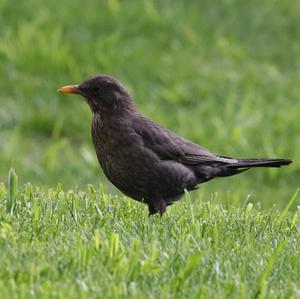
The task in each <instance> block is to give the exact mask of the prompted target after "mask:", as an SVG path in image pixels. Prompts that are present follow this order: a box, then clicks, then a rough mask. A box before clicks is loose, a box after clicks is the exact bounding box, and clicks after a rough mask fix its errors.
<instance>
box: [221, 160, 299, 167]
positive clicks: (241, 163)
mask: <svg viewBox="0 0 300 299" xmlns="http://www.w3.org/2000/svg"><path fill="white" fill-rule="evenodd" d="M292 162H293V161H292V160H288V159H264V158H261V159H241V160H237V162H236V163H229V164H228V165H227V167H229V168H233V169H236V168H251V167H280V166H283V165H289V164H291V163H292Z"/></svg>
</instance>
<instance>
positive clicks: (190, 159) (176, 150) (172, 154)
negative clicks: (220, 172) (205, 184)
mask: <svg viewBox="0 0 300 299" xmlns="http://www.w3.org/2000/svg"><path fill="white" fill-rule="evenodd" d="M132 127H133V129H134V131H135V132H136V134H138V135H139V136H140V137H141V138H142V141H143V144H144V146H145V147H146V148H148V149H149V150H151V151H153V152H154V153H155V154H156V155H157V156H159V158H160V159H162V160H175V161H178V162H180V163H182V164H191V165H195V164H200V163H209V162H212V163H213V162H217V163H221V164H223V163H224V164H228V163H234V162H235V161H237V160H235V159H232V158H227V157H221V156H216V155H214V154H212V153H211V152H209V151H208V150H207V149H205V148H203V147H200V146H199V145H197V144H194V143H192V142H191V141H188V140H186V139H184V138H182V137H179V136H177V135H176V134H175V133H173V132H172V131H170V130H168V129H165V128H163V127H161V126H159V125H158V124H156V123H155V122H153V121H151V120H150V119H148V118H146V117H138V118H135V119H133V121H132Z"/></svg>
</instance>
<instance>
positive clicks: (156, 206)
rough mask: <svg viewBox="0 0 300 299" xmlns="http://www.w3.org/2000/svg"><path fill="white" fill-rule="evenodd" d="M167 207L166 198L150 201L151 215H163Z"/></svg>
mask: <svg viewBox="0 0 300 299" xmlns="http://www.w3.org/2000/svg"><path fill="white" fill-rule="evenodd" d="M166 207H167V205H166V203H165V201H164V200H160V201H154V202H151V203H149V217H150V216H151V215H154V214H157V213H159V214H160V216H162V215H163V214H164V213H165V211H166Z"/></svg>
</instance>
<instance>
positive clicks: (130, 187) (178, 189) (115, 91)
mask: <svg viewBox="0 0 300 299" xmlns="http://www.w3.org/2000/svg"><path fill="white" fill-rule="evenodd" d="M58 91H59V92H62V93H75V94H79V95H81V96H83V98H84V99H85V101H86V102H87V103H88V104H89V106H90V108H91V110H92V113H93V119H92V139H93V143H94V146H95V150H96V153H97V157H98V160H99V163H100V165H101V167H102V169H103V171H104V173H105V175H106V176H107V178H108V179H109V180H110V181H111V182H112V183H113V184H114V185H115V186H116V187H117V188H118V189H120V190H121V191H122V192H123V193H124V194H126V195H128V196H129V197H131V198H133V199H135V200H137V201H142V202H144V203H146V204H147V205H148V207H149V214H150V215H152V214H155V213H160V214H161V215H162V214H163V213H164V212H165V211H166V207H167V206H169V205H171V204H172V203H174V201H176V200H179V199H180V197H181V196H182V195H183V194H184V190H194V189H196V188H197V186H198V185H199V184H201V183H204V182H207V181H209V180H211V179H213V178H216V177H226V176H232V175H236V174H238V173H241V172H243V171H245V170H247V169H249V168H251V167H280V166H281V165H288V164H290V163H292V161H291V160H287V159H263V158H261V159H234V158H230V157H225V156H220V155H215V154H213V153H211V152H209V151H208V150H207V149H205V148H203V147H201V146H199V145H197V144H195V143H192V142H191V141H189V140H187V139H184V138H182V137H179V136H177V135H176V134H175V133H173V132H172V131H170V130H168V129H165V128H163V127H162V126H160V125H158V124H156V123H155V122H153V121H152V120H150V119H149V118H147V117H145V116H144V115H143V114H142V113H141V112H139V111H138V109H137V107H136V106H135V104H134V102H133V100H132V98H131V96H130V94H129V93H128V91H127V89H126V88H125V87H124V86H123V85H122V84H121V83H120V82H119V81H118V80H117V79H115V78H113V77H111V76H107V75H99V76H95V77H92V78H89V79H87V80H85V81H83V82H82V83H81V84H80V85H67V86H63V87H61V88H59V89H58Z"/></svg>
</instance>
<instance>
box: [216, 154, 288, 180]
mask: <svg viewBox="0 0 300 299" xmlns="http://www.w3.org/2000/svg"><path fill="white" fill-rule="evenodd" d="M233 160H234V159H233ZM292 162H293V161H292V160H288V159H264V158H261V159H239V160H234V161H233V162H230V161H228V163H226V164H225V165H224V164H223V166H222V167H220V168H219V169H218V171H217V173H215V176H218V177H226V176H232V175H236V174H239V173H241V172H244V171H246V170H248V169H249V168H252V167H281V166H283V165H289V164H291V163H292Z"/></svg>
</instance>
